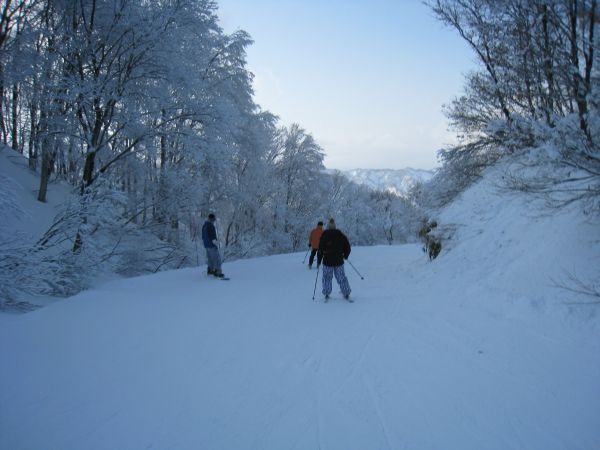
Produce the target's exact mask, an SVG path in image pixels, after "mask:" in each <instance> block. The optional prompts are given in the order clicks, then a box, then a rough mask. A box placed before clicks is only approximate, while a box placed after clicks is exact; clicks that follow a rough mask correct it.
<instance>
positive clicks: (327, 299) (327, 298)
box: [325, 296, 354, 303]
mask: <svg viewBox="0 0 600 450" xmlns="http://www.w3.org/2000/svg"><path fill="white" fill-rule="evenodd" d="M329 299H330V297H329V296H327V297H325V303H327V302H328V301H329ZM344 300H346V301H347V302H348V303H354V300H352V299H351V298H350V297H348V298H346V297H344Z"/></svg>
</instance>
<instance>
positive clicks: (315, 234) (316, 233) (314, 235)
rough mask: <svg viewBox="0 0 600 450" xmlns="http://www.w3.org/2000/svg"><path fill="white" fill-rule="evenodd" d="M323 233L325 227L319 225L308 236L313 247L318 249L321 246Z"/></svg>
mask: <svg viewBox="0 0 600 450" xmlns="http://www.w3.org/2000/svg"><path fill="white" fill-rule="evenodd" d="M322 234H323V227H322V226H317V228H315V229H314V230H312V231H311V232H310V236H309V238H308V243H309V244H310V246H311V247H312V248H314V249H315V250H317V249H318V248H319V241H320V240H321V235H322Z"/></svg>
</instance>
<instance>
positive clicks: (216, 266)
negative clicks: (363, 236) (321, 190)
mask: <svg viewBox="0 0 600 450" xmlns="http://www.w3.org/2000/svg"><path fill="white" fill-rule="evenodd" d="M215 221H216V217H215V215H214V214H213V213H210V214H209V215H208V219H207V220H206V222H204V225H203V226H202V242H203V243H204V248H205V250H206V261H207V269H206V273H207V275H213V276H215V277H218V278H224V277H225V276H224V275H223V272H222V270H221V255H220V254H219V245H218V240H217V230H216V228H215ZM308 246H309V247H310V250H311V252H310V258H309V259H308V268H309V269H311V268H312V266H313V263H314V261H315V255H316V257H317V269H319V267H320V266H321V263H322V265H323V278H322V284H323V289H322V292H323V295H324V296H325V300H327V299H329V296H330V295H331V289H332V286H331V284H332V279H333V277H334V276H335V279H336V281H337V282H338V284H339V286H340V289H341V291H342V295H343V296H344V298H345V299H346V300H349V298H350V291H351V290H350V284H349V283H348V278H346V273H345V272H344V261H345V260H347V259H348V257H349V256H350V251H351V247H350V242H349V241H348V238H347V237H346V235H345V234H344V233H342V232H341V231H340V230H338V229H337V228H336V225H335V220H333V219H329V222H327V229H325V230H323V222H321V221H319V223H318V224H317V226H316V227H315V228H314V229H313V230H312V231H311V232H310V235H309V237H308ZM317 276H318V274H317ZM315 283H316V281H315Z"/></svg>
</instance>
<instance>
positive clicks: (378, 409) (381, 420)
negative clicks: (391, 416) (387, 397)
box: [361, 373, 406, 450]
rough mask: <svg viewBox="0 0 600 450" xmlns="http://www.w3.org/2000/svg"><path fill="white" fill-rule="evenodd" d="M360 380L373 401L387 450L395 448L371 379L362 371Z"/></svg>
mask: <svg viewBox="0 0 600 450" xmlns="http://www.w3.org/2000/svg"><path fill="white" fill-rule="evenodd" d="M361 380H362V382H363V384H364V386H365V387H366V388H367V392H368V393H369V397H370V398H371V402H372V403H373V407H374V408H375V412H376V413H377V418H378V420H379V425H380V426H381V431H382V433H383V437H384V438H385V444H386V446H387V448H388V449H389V450H392V449H393V448H396V447H394V446H393V445H392V443H391V440H390V434H389V431H388V426H387V425H386V420H385V417H384V415H383V412H382V410H381V404H380V403H379V398H378V396H377V393H376V392H375V389H374V388H373V385H372V384H371V381H370V380H369V379H368V377H367V376H366V375H365V374H364V373H363V374H361ZM402 447H403V448H406V446H405V445H403V446H402Z"/></svg>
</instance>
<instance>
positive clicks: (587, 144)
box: [425, 0, 600, 213]
mask: <svg viewBox="0 0 600 450" xmlns="http://www.w3.org/2000/svg"><path fill="white" fill-rule="evenodd" d="M427 3H428V4H429V6H430V7H431V9H432V11H433V12H434V14H435V15H436V16H437V17H438V18H439V20H440V21H442V22H443V23H444V24H446V25H448V26H450V27H452V28H454V29H455V30H456V31H457V32H458V34H459V35H460V36H461V37H462V38H463V39H464V41H465V42H466V43H467V44H468V45H469V46H470V47H471V49H472V50H473V52H474V54H475V55H476V57H477V59H478V61H479V63H480V69H479V70H476V71H474V72H472V73H469V74H468V75H467V76H466V80H465V89H464V92H463V94H462V95H461V96H460V97H458V98H456V99H454V100H453V101H452V102H451V103H450V104H449V105H447V107H446V113H447V116H448V118H449V119H450V121H451V123H452V125H453V126H454V128H455V129H456V130H457V133H458V134H459V137H460V138H461V142H460V144H459V145H455V146H451V147H449V148H446V149H444V150H442V151H441V152H440V159H441V161H442V163H443V167H442V168H441V170H439V171H438V173H437V176H436V178H435V179H434V181H433V182H432V183H431V184H430V185H429V186H427V188H426V189H425V191H427V192H426V197H427V199H428V201H430V205H432V206H436V205H440V204H445V203H447V202H449V201H450V200H452V199H453V198H454V197H455V196H456V195H457V194H458V193H460V192H462V191H463V190H464V188H465V187H466V186H468V185H469V184H470V183H472V182H473V181H474V180H475V179H477V178H478V177H479V176H480V174H481V173H482V171H483V169H485V168H486V167H488V166H490V165H492V164H494V163H495V162H497V161H498V160H499V159H500V158H503V157H506V156H510V155H514V154H517V153H522V152H528V151H533V153H540V152H541V153H547V152H546V150H545V149H548V148H552V151H551V152H549V153H547V155H546V156H548V158H546V157H543V158H537V157H536V158H535V159H536V161H538V163H539V164H540V166H551V167H552V170H550V171H547V170H546V169H544V168H542V169H540V173H536V171H535V170H528V171H526V172H527V173H526V174H527V176H526V177H525V178H522V175H524V174H525V172H522V173H521V174H519V175H515V176H512V175H509V176H507V180H511V183H512V184H513V185H515V186H519V188H521V189H526V190H528V191H530V192H538V193H543V194H544V195H547V196H548V197H549V198H551V197H554V196H555V195H558V197H559V199H557V201H556V202H555V204H566V203H570V202H574V201H577V202H578V201H582V202H583V204H584V205H585V208H586V209H587V210H590V211H595V212H596V213H597V212H599V211H600V203H599V201H598V199H599V198H600V114H599V109H598V106H599V102H598V98H599V96H600V84H599V83H598V64H599V61H598V59H599V55H598V42H599V36H598V29H597V28H598V23H599V20H598V17H599V14H600V8H599V5H598V2H597V1H596V0H559V1H554V0H531V1H526V2H524V1H521V0H503V1H495V0H460V1H459V0H435V1H433V0H432V1H429V2H427ZM507 30H510V32H507ZM540 149H541V150H540ZM542 172H543V175H542ZM515 177H516V178H519V179H518V180H515Z"/></svg>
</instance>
